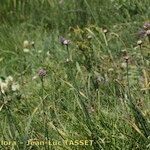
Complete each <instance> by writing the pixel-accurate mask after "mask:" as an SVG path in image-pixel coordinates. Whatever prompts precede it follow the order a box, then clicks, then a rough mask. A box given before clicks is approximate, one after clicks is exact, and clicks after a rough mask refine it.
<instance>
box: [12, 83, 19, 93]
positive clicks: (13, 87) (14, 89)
mask: <svg viewBox="0 0 150 150" xmlns="http://www.w3.org/2000/svg"><path fill="white" fill-rule="evenodd" d="M11 89H12V91H14V92H15V91H19V89H20V86H19V84H18V83H13V84H12V86H11Z"/></svg>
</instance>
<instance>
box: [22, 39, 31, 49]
mask: <svg viewBox="0 0 150 150" xmlns="http://www.w3.org/2000/svg"><path fill="white" fill-rule="evenodd" d="M29 45H30V44H29V41H27V40H25V41H24V42H23V48H28V47H29Z"/></svg>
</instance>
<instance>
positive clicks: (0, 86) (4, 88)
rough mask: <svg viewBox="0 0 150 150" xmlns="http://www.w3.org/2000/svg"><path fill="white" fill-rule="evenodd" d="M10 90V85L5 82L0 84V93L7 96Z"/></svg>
mask: <svg viewBox="0 0 150 150" xmlns="http://www.w3.org/2000/svg"><path fill="white" fill-rule="evenodd" d="M7 90H8V84H7V83H5V82H0V91H1V92H2V93H3V94H5V93H6V91H7Z"/></svg>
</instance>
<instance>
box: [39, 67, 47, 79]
mask: <svg viewBox="0 0 150 150" xmlns="http://www.w3.org/2000/svg"><path fill="white" fill-rule="evenodd" d="M38 75H39V77H41V78H42V77H44V76H46V70H44V69H43V68H41V69H39V71H38Z"/></svg>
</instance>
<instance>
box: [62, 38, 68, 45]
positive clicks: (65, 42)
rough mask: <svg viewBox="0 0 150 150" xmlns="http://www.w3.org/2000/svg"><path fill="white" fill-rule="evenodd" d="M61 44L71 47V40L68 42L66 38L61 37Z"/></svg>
mask: <svg viewBox="0 0 150 150" xmlns="http://www.w3.org/2000/svg"><path fill="white" fill-rule="evenodd" d="M60 43H61V44H62V45H69V44H70V40H67V39H65V38H64V37H60Z"/></svg>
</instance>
